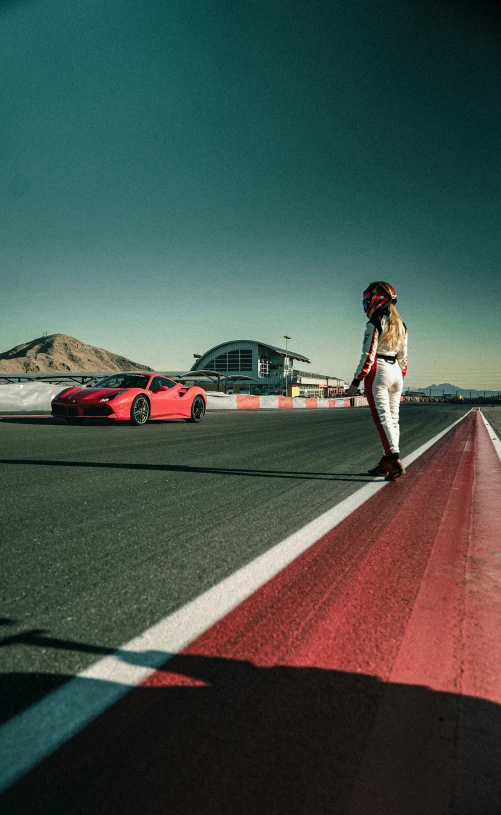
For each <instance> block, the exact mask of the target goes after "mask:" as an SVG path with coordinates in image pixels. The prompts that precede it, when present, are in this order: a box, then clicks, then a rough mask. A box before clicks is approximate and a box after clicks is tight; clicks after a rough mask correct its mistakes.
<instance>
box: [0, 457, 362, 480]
mask: <svg viewBox="0 0 501 815" xmlns="http://www.w3.org/2000/svg"><path fill="white" fill-rule="evenodd" d="M0 464H18V465H23V464H24V465H30V466H31V465H35V466H41V467H84V468H98V469H111V470H149V471H158V472H171V473H205V474H207V475H234V476H235V475H236V476H250V477H254V478H294V479H300V480H304V479H313V480H315V481H374V478H372V477H371V476H369V475H367V473H312V472H291V471H288V470H247V469H243V468H240V467H194V466H190V465H188V464H138V463H133V462H127V463H123V462H105V461H57V460H54V459H21V458H2V459H0Z"/></svg>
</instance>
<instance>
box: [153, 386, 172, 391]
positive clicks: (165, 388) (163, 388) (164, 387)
mask: <svg viewBox="0 0 501 815" xmlns="http://www.w3.org/2000/svg"><path fill="white" fill-rule="evenodd" d="M168 390H169V388H168V387H167V385H160V387H159V388H157V389H156V391H155V393H162V392H163V391H168Z"/></svg>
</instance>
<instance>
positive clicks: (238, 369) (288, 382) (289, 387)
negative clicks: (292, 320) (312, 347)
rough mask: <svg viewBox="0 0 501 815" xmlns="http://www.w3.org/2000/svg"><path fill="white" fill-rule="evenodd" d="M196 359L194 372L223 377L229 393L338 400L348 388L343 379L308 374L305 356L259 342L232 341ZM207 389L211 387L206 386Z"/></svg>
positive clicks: (197, 356) (308, 361)
mask: <svg viewBox="0 0 501 815" xmlns="http://www.w3.org/2000/svg"><path fill="white" fill-rule="evenodd" d="M194 356H195V357H196V361H195V363H194V364H193V366H192V368H191V370H192V371H202V370H205V371H214V372H215V373H217V374H221V375H223V382H225V385H224V389H225V390H226V391H227V392H228V391H232V392H234V393H259V394H273V393H275V394H276V393H279V394H280V393H281V394H286V393H287V395H289V396H337V395H340V394H342V393H343V391H344V388H345V383H344V380H342V379H339V377H336V376H331V375H327V374H316V373H311V372H310V371H304V370H303V367H304V365H305V364H308V365H309V364H310V360H309V359H308V358H307V357H305V356H304V355H303V354H298V353H296V352H295V351H290V350H288V349H285V348H277V347H276V346H275V345H269V344H268V343H263V342H258V341H257V340H231V341H230V342H224V343H221V344H220V345H216V346H215V347H214V348H211V349H210V350H209V351H206V352H205V354H200V355H199V354H194ZM225 377H231V380H227V379H225ZM239 377H241V379H239ZM203 387H205V388H206V389H209V388H210V387H211V386H208V385H207V384H206V383H204V385H203ZM214 387H216V386H214Z"/></svg>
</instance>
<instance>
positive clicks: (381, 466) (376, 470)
mask: <svg viewBox="0 0 501 815" xmlns="http://www.w3.org/2000/svg"><path fill="white" fill-rule="evenodd" d="M388 468H389V461H388V459H387V458H386V456H383V458H382V459H381V461H379V463H378V464H376V466H375V467H373V468H372V469H371V470H367V472H368V473H369V475H387V473H388Z"/></svg>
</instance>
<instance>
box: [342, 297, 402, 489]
mask: <svg viewBox="0 0 501 815" xmlns="http://www.w3.org/2000/svg"><path fill="white" fill-rule="evenodd" d="M396 302H397V295H396V292H395V289H394V288H393V286H391V285H390V284H389V283H385V282H383V281H376V282H375V283H371V284H370V286H368V287H367V289H366V290H365V291H364V295H363V306H364V311H365V313H366V314H367V317H368V319H369V322H368V323H367V326H366V328H365V334H364V341H363V350H362V356H361V358H360V362H359V364H358V367H357V369H356V371H355V376H354V379H353V382H352V383H351V385H350V387H349V390H348V394H349V395H350V396H354V395H355V394H356V393H357V392H358V388H359V387H360V384H361V382H362V381H364V383H365V395H366V397H367V401H368V402H369V407H370V409H371V413H372V418H373V420H374V423H375V425H376V428H377V430H378V432H379V435H380V438H381V441H382V443H383V450H384V454H383V457H382V458H381V460H380V461H379V463H378V464H377V465H376V466H375V467H373V468H372V469H370V470H369V471H368V472H369V474H370V475H384V476H385V478H386V480H387V481H393V480H394V479H395V478H398V477H399V476H401V475H403V474H404V473H405V469H404V465H403V464H402V462H401V460H400V449H399V440H400V424H399V411H400V397H401V394H402V390H403V378H404V376H405V374H406V373H407V328H406V326H405V323H403V322H402V319H401V317H400V315H399V313H398V311H397V309H396V308H395V303H396Z"/></svg>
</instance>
